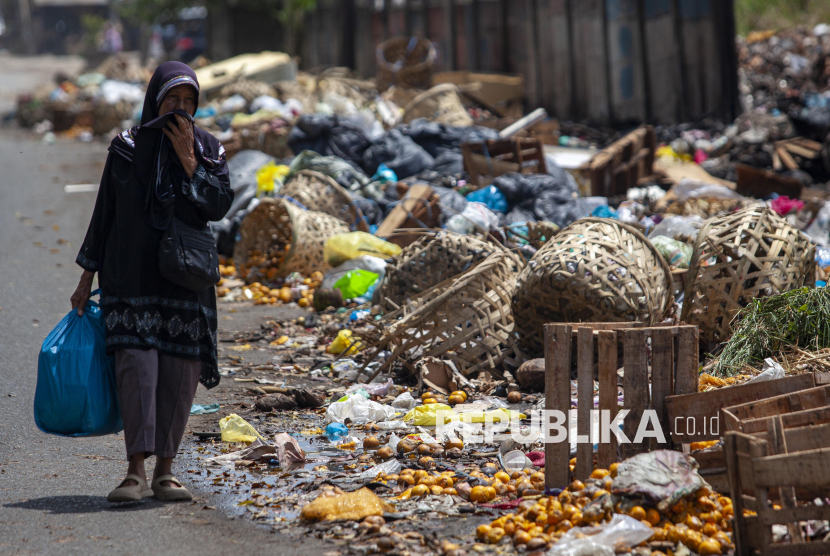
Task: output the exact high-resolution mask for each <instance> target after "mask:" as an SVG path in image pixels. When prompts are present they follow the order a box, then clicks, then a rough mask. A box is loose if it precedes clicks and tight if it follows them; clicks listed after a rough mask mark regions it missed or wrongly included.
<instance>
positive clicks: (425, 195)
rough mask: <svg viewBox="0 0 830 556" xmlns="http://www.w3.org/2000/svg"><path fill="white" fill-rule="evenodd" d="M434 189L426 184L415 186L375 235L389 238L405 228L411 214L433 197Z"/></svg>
mask: <svg viewBox="0 0 830 556" xmlns="http://www.w3.org/2000/svg"><path fill="white" fill-rule="evenodd" d="M432 194H433V191H432V187H430V186H429V185H424V184H415V185H413V186H412V187H410V188H409V191H408V192H407V198H406V199H405V200H403V201H401V202H400V203H399V204H398V205H397V206H396V207H395V208H394V209H392V212H390V213H389V216H387V217H386V218H385V219H384V220H383V222H381V223H380V226H378V230H377V232H376V234H375V235H377V236H378V237H387V236H389V235H391V234H392V233H393V232H394V231H395V230H397V229H398V228H400V227H401V226H403V224H404V222H406V220H407V219H408V218H409V213H410V212H411V211H414V210H415V209H416V208H417V207H418V206H419V205H420V204H421V202H422V201H426V200H427V199H429V198H430V197H432Z"/></svg>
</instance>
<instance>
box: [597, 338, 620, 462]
mask: <svg viewBox="0 0 830 556" xmlns="http://www.w3.org/2000/svg"><path fill="white" fill-rule="evenodd" d="M598 351H599V410H600V412H602V411H604V410H607V411H608V412H609V416H610V420H613V419H614V417H615V416H616V415H617V412H618V411H619V407H618V405H619V404H618V402H617V333H616V332H614V331H612V330H601V331H599V337H598ZM600 415H601V413H600ZM608 440H609V441H608V442H603V441H602V439H600V441H599V445H598V447H597V464H598V465H599V467H600V468H602V469H608V468H609V467H610V466H611V464H612V463H614V462H615V461H617V437H616V436H615V435H613V434H612V435H611V436H610V438H609V439H608Z"/></svg>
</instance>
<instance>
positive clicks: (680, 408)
mask: <svg viewBox="0 0 830 556" xmlns="http://www.w3.org/2000/svg"><path fill="white" fill-rule="evenodd" d="M812 386H814V384H813V375H811V374H802V375H795V376H788V377H784V378H779V379H776V380H767V381H764V382H755V383H751V384H741V385H738V386H728V387H726V388H719V389H717V390H712V391H710V392H699V393H693V394H684V395H675V396H669V397H668V398H666V412H667V414H668V419H669V427H670V428H671V434H672V441H673V442H675V443H678V444H679V443H683V442H699V441H703V440H717V439H718V438H720V436H721V434H723V433H724V432H726V431H727V430H735V429H727V428H726V427H727V425H726V423H724V419H723V418H718V417H719V412H720V409H721V408H723V407H729V406H734V405H738V404H742V403H746V402H749V401H754V400H761V399H764V398H769V397H771V396H777V395H779V394H783V393H785V392H795V391H798V390H804V389H805V388H810V387H812ZM678 418H679V419H681V420H682V421H678ZM713 418H715V421H714V422H715V423H717V424H718V427H717V428H715V427H713V426H711V425H712V423H713V421H712V419H713ZM687 419H691V420H693V421H687ZM704 421H706V422H707V424H706V425H705V426H704V424H703V423H704ZM692 422H693V424H689V426H688V427H687V426H686V425H687V423H692ZM678 427H679V428H678ZM704 428H705V430H706V433H705V434H704V432H703V431H704ZM692 430H693V431H694V432H695V434H694V435H688V434H686V432H687V431H688V432H691V431H692Z"/></svg>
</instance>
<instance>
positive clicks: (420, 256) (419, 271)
mask: <svg viewBox="0 0 830 556" xmlns="http://www.w3.org/2000/svg"><path fill="white" fill-rule="evenodd" d="M500 251H504V252H506V253H507V254H508V257H509V258H512V261H513V263H512V264H513V268H514V272H516V273H518V272H519V270H520V268H521V266H520V265H521V264H522V263H521V259H520V258H519V257H518V256H516V255H514V254H513V253H512V252H510V251H506V250H505V249H503V248H502V247H501V246H500V245H496V244H494V243H488V242H486V241H482V240H480V239H476V238H475V237H472V236H464V235H461V234H457V233H455V232H449V231H446V230H442V231H439V232H425V233H424V234H423V237H421V238H420V239H418V240H416V241H415V242H413V243H411V244H410V245H408V246H406V247H404V249H403V251H401V253H400V254H399V255H398V256H396V257H395V260H394V262H392V263H390V264H389V265H387V267H386V276H384V279H383V282H382V283H381V285H380V286H379V287H378V293H377V296H378V297H377V298H376V299H377V300H378V304H379V305H380V307H381V309H383V310H384V311H385V312H391V311H395V310H397V309H398V308H399V307H400V306H401V304H402V303H403V302H404V301H405V300H406V299H408V298H410V297H412V296H416V295H419V294H420V293H422V292H424V291H426V290H428V289H430V288H432V287H433V286H435V285H437V284H440V283H441V282H443V281H445V280H447V279H449V278H451V277H453V276H457V275H459V274H461V273H463V272H466V271H468V270H469V269H470V268H472V267H474V266H475V265H477V264H478V263H480V262H481V261H483V260H484V259H486V258H487V257H489V256H490V255H492V254H493V253H496V252H500Z"/></svg>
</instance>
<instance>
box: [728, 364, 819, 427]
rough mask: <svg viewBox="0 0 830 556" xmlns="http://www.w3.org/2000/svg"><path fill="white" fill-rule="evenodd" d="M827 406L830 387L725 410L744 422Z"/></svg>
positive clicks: (782, 395)
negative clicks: (745, 420)
mask: <svg viewBox="0 0 830 556" xmlns="http://www.w3.org/2000/svg"><path fill="white" fill-rule="evenodd" d="M796 376H803V375H796ZM811 378H812V377H811ZM827 405H830V386H819V387H816V388H806V389H802V390H797V391H789V392H785V393H782V394H780V395H776V396H770V397H767V398H765V399H761V400H757V401H756V400H752V401H749V402H745V403H742V404H735V405H732V406H726V407H724V408H723V410H724V412H728V413H729V414H730V415H733V416H734V417H735V418H736V419H738V420H739V421H743V420H744V419H758V418H762V417H771V416H773V415H781V414H783V413H790V412H791V411H793V410H795V411H801V410H803V409H818V408H822V407H825V406H827Z"/></svg>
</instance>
